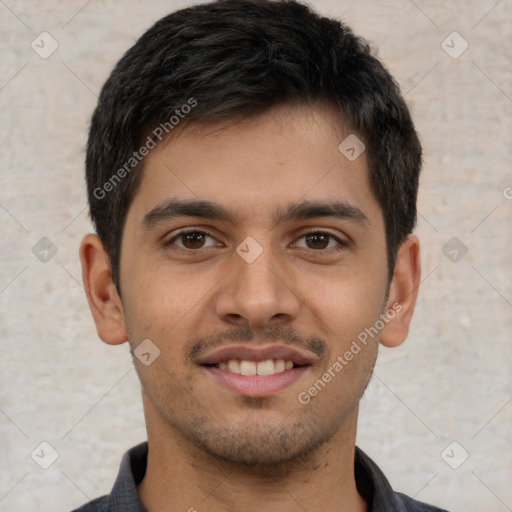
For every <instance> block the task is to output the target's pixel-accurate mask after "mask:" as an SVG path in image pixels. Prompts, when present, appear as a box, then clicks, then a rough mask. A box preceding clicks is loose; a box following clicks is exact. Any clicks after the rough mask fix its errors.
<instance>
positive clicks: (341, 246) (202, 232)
mask: <svg viewBox="0 0 512 512" xmlns="http://www.w3.org/2000/svg"><path fill="white" fill-rule="evenodd" d="M195 233H196V234H200V235H207V236H209V237H210V238H213V239H215V237H214V236H213V235H212V234H211V233H209V232H208V231H206V230H199V229H184V230H183V231H180V232H179V233H177V234H176V235H174V236H173V237H172V238H170V239H169V240H167V241H165V242H164V244H163V245H164V246H165V247H169V246H172V245H173V244H174V242H175V241H176V240H178V239H179V238H180V237H182V236H185V235H191V234H195ZM310 235H327V236H328V237H330V239H334V240H335V241H336V242H338V246H337V247H331V248H329V249H309V250H311V251H313V252H315V253H322V252H326V251H333V252H338V251H342V250H344V249H346V248H347V247H348V245H349V243H348V242H346V241H343V240H341V239H340V238H338V237H337V236H335V235H333V234H332V233H329V232H328V231H321V230H312V231H308V232H307V233H303V234H302V235H301V236H300V237H299V238H298V239H297V240H300V239H302V238H304V237H307V236H310ZM209 248H210V247H201V248H199V249H186V248H183V247H177V250H179V251H182V252H188V253H192V252H193V253H201V252H202V251H204V250H208V249H209ZM300 249H304V247H301V248H300ZM306 249H307V248H306Z"/></svg>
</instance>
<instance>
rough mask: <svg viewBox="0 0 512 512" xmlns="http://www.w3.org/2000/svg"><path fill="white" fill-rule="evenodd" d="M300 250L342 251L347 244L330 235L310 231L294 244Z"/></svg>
mask: <svg viewBox="0 0 512 512" xmlns="http://www.w3.org/2000/svg"><path fill="white" fill-rule="evenodd" d="M294 246H295V247H299V248H301V249H312V250H314V251H323V250H328V249H344V248H345V247H346V246H347V244H346V243H345V242H343V241H342V240H340V239H339V238H338V237H336V236H334V235H333V234H331V233H328V232H323V231H312V232H310V233H305V234H304V235H302V236H301V237H300V238H299V239H298V241H297V242H295V244H294Z"/></svg>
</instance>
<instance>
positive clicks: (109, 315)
mask: <svg viewBox="0 0 512 512" xmlns="http://www.w3.org/2000/svg"><path fill="white" fill-rule="evenodd" d="M80 261H81V263H82V280H83V283H84V288H85V293H86V295H87V301H88V302H89V308H90V309H91V313H92V316H93V318H94V323H95V324H96V330H97V332H98V336H99V337H100V338H101V339H102V340H103V341H104V342H105V343H108V344H110V345H118V344H121V343H124V342H125V341H127V339H128V336H127V334H126V328H125V323H124V314H123V307H122V303H121V298H120V297H119V295H118V293H117V290H116V287H115V285H114V282H113V280H112V274H111V272H110V266H109V263H108V256H107V253H106V251H105V249H104V247H103V244H102V243H101V240H100V239H99V237H98V236H97V235H93V234H88V235H86V236H85V237H84V239H83V240H82V243H81V244H80Z"/></svg>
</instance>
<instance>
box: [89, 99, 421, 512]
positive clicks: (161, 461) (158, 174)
mask: <svg viewBox="0 0 512 512" xmlns="http://www.w3.org/2000/svg"><path fill="white" fill-rule="evenodd" d="M349 133H350V132H349V131H347V130H343V129H342V128H340V127H339V119H337V118H336V117H335V116H334V113H333V112H331V111H330V110H329V109H327V108H326V107H320V106H319V107H315V108H311V107H306V106H301V107H290V106H287V107H279V108H274V109H273V110H271V111H269V112H267V113H265V114H262V115H260V116H258V117H255V118H251V119H246V120H243V121H240V122H237V123H230V124H226V123H225V124H213V125H212V124H197V123H195V124H192V123H191V124H190V125H188V126H186V127H185V128H182V129H181V130H180V131H179V132H177V133H176V134H173V138H172V139H170V140H169V141H167V143H166V144H165V145H160V146H158V147H157V148H156V149H154V150H152V151H151V152H150V154H149V155H148V156H147V157H146V160H145V168H144V173H143V177H142V181H141V184H140V188H139V189H138V190H137V192H136V194H135V196H134V199H133V202H132V204H131V205H130V208H129V211H128V215H127V218H126V224H125V228H124V233H123V241H122V248H121V266H120V269H121V271H120V285H121V288H120V289H121V290H122V299H121V298H120V296H119V295H118V293H117V291H116V288H115V286H114V284H113V282H112V278H111V274H110V270H109V266H108V259H107V256H106V253H105V251H104V249H103V246H102V244H101V242H100V241H99V239H98V238H97V236H95V235H92V234H90V235H87V236H86V237H85V238H84V240H83V241H82V244H81V248H80V257H81V262H82V269H83V280H84V285H85V289H86V292H87V296H88V300H89V304H90V307H91V311H92V314H93V317H94V320H95V323H96V327H97V331H98V335H99V337H100V338H101V339H102V340H103V341H104V342H105V343H108V344H120V343H124V342H126V341H128V342H129V343H130V345H131V348H132V350H134V349H135V348H136V347H137V346H138V345H139V344H140V343H141V341H142V340H144V339H150V340H151V341H152V342H153V343H154V344H155V345H156V346H157V347H158V348H159V350H160V356H159V357H158V358H157V359H155V360H154V362H152V363H151V364H150V365H149V366H145V365H143V364H142V363H141V362H140V361H139V360H138V359H137V358H134V362H135V366H136V368H137V372H138V374H139V377H140V380H141V384H142V394H143V403H144V412H145V419H146V424H147V433H148V442H149V456H148V468H147V472H146V476H145V478H144V480H143V482H142V483H141V484H140V485H139V486H138V492H139V496H140V499H141V501H142V503H143V505H144V507H145V508H146V509H147V510H148V511H162V510H165V511H178V510H180V511H183V510H189V509H190V508H191V507H194V508H195V509H197V510H198V511H199V512H202V511H234V510H246V511H248V512H251V511H260V510H261V506H262V504H265V505H266V508H268V509H269V510H270V509H271V510H273V511H276V512H285V511H296V510H298V509H301V510H302V509H304V510H308V511H328V510H329V511H330V510H340V511H364V510H367V505H366V502H365V501H364V499H363V498H362V497H361V496H360V495H359V494H358V492H357V489H356V485H355V479H354V472H353V464H354V447H355V437H356V426H357V415H358V402H359V399H360V397H361V396H362V394H363V392H364V390H365V388H366V386H367V384H368V382H369V379H370V377H371V373H372V370H373V367H374V364H375V359H376V356H377V349H378V343H379V342H380V343H382V344H384V345H386V346H390V347H392V346H396V345H399V344H400V343H402V342H403V341H404V340H405V338H406V336H407V332H408V328H409V324H410V321H411V316H412V313H413V309H414V304H415V301H416V294H417V288H418V284H419V278H420V270H419V266H420V264H419V242H418V240H417V238H416V236H414V235H409V237H408V238H407V239H406V240H405V241H404V243H403V244H402V245H401V247H400V249H399V252H398V257H397V260H396V265H395V269H394V274H393V279H392V281H391V283H389V282H388V278H387V261H386V240H385V230H384V219H383V216H382V211H381V208H380V207H379V205H378V203H377V201H376V199H375V198H374V196H373V194H372V192H371V189H370V186H369V181H368V168H367V162H366V158H365V153H363V154H362V155H361V156H360V157H359V158H357V159H356V160H355V161H353V162H351V161H349V160H348V159H347V158H346V157H345V156H344V155H343V154H341V153H340V151H339V150H338V145H339V143H340V142H341V141H342V140H343V139H344V138H345V137H346V136H347V135H348V134H349ZM170 198H174V199H176V198H178V199H180V200H198V199H200V200H206V201H212V202H214V203H217V204H218V205H222V206H224V207H226V208H229V209H230V210H232V211H233V213H235V214H236V216H237V218H236V219H234V220H233V221H228V220H217V219H205V218H198V217H189V216H180V217H174V218H169V219H164V220H160V221H159V222H157V223H155V224H154V225H152V227H151V228H150V229H145V228H144V226H143V219H144V216H145V215H146V214H148V212H150V211H151V210H153V209H154V208H155V207H156V206H157V205H159V204H161V203H162V202H163V201H166V200H168V199H170ZM302 201H343V202H345V203H348V204H350V205H352V206H354V207H356V208H358V209H359V210H360V211H361V212H363V214H364V216H365V217H366V222H361V221H358V220H355V219H353V218H337V217H315V218H308V219H302V220H300V219H295V220H288V221H284V222H277V223H276V222H275V218H274V216H275V213H276V211H277V210H278V208H284V207H286V205H288V204H290V203H300V202H302ZM190 227H194V228H196V229H197V230H198V231H201V230H205V231H207V232H208V233H209V234H210V235H211V238H210V237H205V238H202V239H201V238H199V240H198V239H197V238H195V239H194V238H193V237H192V241H191V239H190V237H189V238H185V239H184V238H183V237H182V238H177V239H176V240H175V241H174V242H173V244H171V245H169V244H168V245H165V242H168V241H169V240H170V239H171V238H173V237H174V236H175V235H176V234H177V233H178V232H179V230H180V229H182V228H190ZM312 230H316V231H322V232H324V233H327V234H329V235H332V237H330V238H329V237H324V238H321V239H318V238H316V239H315V238H313V241H311V240H312V239H311V238H309V239H308V238H307V237H305V236H304V235H305V234H307V233H308V232H311V231H312ZM248 236H250V237H252V238H254V239H255V240H256V241H257V242H258V244H259V245H260V246H261V248H262V249H263V252H262V254H261V255H260V256H259V257H258V258H257V259H256V260H255V261H253V262H252V263H247V262H246V261H245V260H244V259H242V258H241V257H240V256H239V254H238V253H237V252H236V248H237V246H238V245H239V244H240V243H241V242H242V241H243V240H244V239H245V238H246V237H248ZM333 237H337V238H338V239H339V240H341V241H343V242H345V243H346V244H345V245H340V244H339V243H338V242H337V241H336V239H335V238H333ZM326 241H327V243H326ZM201 244H203V245H205V246H206V247H203V248H201V249H196V247H201ZM187 248H188V249H187ZM194 251H195V252H194ZM395 303H398V304H400V305H401V310H400V311H399V312H398V313H396V315H395V316H394V318H393V319H392V320H391V321H389V322H388V323H387V324H386V325H385V327H384V329H383V330H382V331H381V332H380V335H379V336H375V337H374V338H373V339H370V340H369V342H368V344H367V346H365V347H364V348H363V349H362V350H361V351H360V352H359V353H358V354H357V355H355V356H354V358H353V359H352V360H351V361H350V362H349V364H347V365H346V366H345V367H344V369H343V371H342V372H340V373H338V374H336V377H335V378H333V379H332V381H331V382H330V383H328V384H327V385H326V386H325V387H324V388H323V389H322V390H321V391H320V392H319V393H318V394H317V395H316V396H315V397H314V398H312V399H311V401H310V402H309V403H308V404H305V405H304V404H301V403H300V402H299V401H298V395H299V393H300V392H302V391H307V390H308V389H309V388H310V387H311V386H312V385H313V384H314V382H315V381H317V380H318V379H319V378H321V377H322V375H323V374H324V373H325V372H326V371H327V369H328V368H329V367H331V366H332V365H333V363H334V362H335V361H336V358H337V357H338V356H340V355H343V354H344V353H345V352H346V351H347V350H348V349H349V347H350V344H351V342H352V340H354V339H355V338H356V337H357V336H358V334H359V333H361V332H362V331H364V329H365V328H367V327H369V326H372V325H374V324H375V322H376V321H377V320H378V319H379V315H380V314H382V313H384V312H385V311H386V310H388V309H390V308H392V305H393V304H395ZM312 340H314V341H315V343H314V344H312V343H311V341H312ZM235 343H243V344H246V345H254V346H257V345H269V344H270V345H271V344H272V343H280V344H288V345H291V346H295V347H299V348H300V350H301V351H303V352H307V353H308V354H309V356H310V357H311V360H312V364H311V366H310V367H309V368H308V369H307V371H306V372H304V373H303V374H302V376H301V377H300V378H299V379H298V380H297V381H296V382H294V383H293V384H291V385H290V386H288V387H286V388H284V389H282V390H280V391H279V392H277V393H275V394H273V395H272V396H267V397H246V396H245V397H244V396H241V395H239V394H237V393H235V392H233V391H231V390H227V389H226V388H225V387H223V386H222V385H220V384H219V383H217V382H216V381H215V380H214V379H212V377H211V376H210V375H209V374H208V372H206V371H205V370H204V368H202V367H200V366H198V364H197V363H196V360H195V359H194V357H191V356H192V354H191V349H192V348H194V351H193V354H194V355H195V356H198V355H201V354H204V353H206V351H207V350H209V349H211V347H216V348H221V347H224V346H227V345H231V344H235ZM307 347H308V348H307ZM171 504H172V505H171Z"/></svg>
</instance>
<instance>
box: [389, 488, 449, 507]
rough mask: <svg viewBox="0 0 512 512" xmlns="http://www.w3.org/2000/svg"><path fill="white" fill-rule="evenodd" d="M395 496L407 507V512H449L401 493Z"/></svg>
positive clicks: (396, 493)
mask: <svg viewBox="0 0 512 512" xmlns="http://www.w3.org/2000/svg"><path fill="white" fill-rule="evenodd" d="M395 496H396V497H397V499H398V500H400V501H401V502H402V503H403V505H404V507H405V508H404V510H406V511H407V512H448V511H447V510H445V509H444V508H438V507H435V506H434V505H428V504H427V503H423V502H422V501H416V500H415V499H413V498H410V497H409V496H406V495H405V494H402V493H401V492H395Z"/></svg>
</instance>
